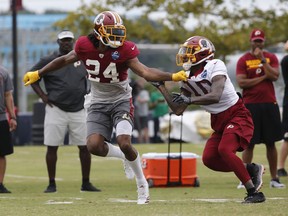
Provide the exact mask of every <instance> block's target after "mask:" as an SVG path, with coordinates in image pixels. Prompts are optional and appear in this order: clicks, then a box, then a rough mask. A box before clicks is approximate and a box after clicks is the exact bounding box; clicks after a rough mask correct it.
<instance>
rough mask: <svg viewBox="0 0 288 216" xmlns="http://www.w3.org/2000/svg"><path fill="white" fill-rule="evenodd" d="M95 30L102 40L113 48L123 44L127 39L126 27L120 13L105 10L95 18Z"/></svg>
mask: <svg viewBox="0 0 288 216" xmlns="http://www.w3.org/2000/svg"><path fill="white" fill-rule="evenodd" d="M94 32H95V33H96V34H97V38H98V39H100V40H101V42H102V43H103V44H104V45H106V46H110V47H112V48H117V47H119V46H122V45H123V43H124V41H125V39H126V28H125V26H124V25H123V21H122V19H121V17H120V16H119V14H117V13H116V12H113V11H104V12H102V13H100V14H98V15H97V16H96V18H95V19H94Z"/></svg>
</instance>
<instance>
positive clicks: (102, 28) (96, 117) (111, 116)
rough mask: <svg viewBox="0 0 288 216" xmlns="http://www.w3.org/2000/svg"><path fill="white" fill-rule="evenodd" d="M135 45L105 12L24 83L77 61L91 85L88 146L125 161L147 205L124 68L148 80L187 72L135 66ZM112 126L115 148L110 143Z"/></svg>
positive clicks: (140, 201) (113, 15)
mask: <svg viewBox="0 0 288 216" xmlns="http://www.w3.org/2000/svg"><path fill="white" fill-rule="evenodd" d="M138 55H139V50H138V48H137V46H136V45H135V44H134V43H133V42H131V41H126V28H125V26H124V25H123V22H122V19H121V17H120V16H119V15H118V14H117V13H116V12H112V11H104V12H101V13H100V14H99V15H97V16H96V18H95V20H94V29H93V33H91V34H89V35H88V36H82V37H79V39H78V40H77V42H76V44H75V48H74V50H73V51H71V52H70V53H68V54H67V55H64V56H61V57H59V58H56V59H55V60H53V61H52V62H50V63H49V64H47V65H46V66H45V67H43V68H42V69H40V70H37V71H32V72H27V73H26V74H25V75H24V78H23V81H24V83H25V85H30V84H32V83H33V82H36V81H37V80H38V79H39V78H40V77H41V76H43V75H44V74H46V73H48V72H51V71H53V70H56V69H58V68H61V67H63V66H65V65H67V64H69V63H72V62H76V61H79V60H82V61H83V62H84V64H85V66H86V69H87V71H88V73H89V80H90V81H91V96H92V99H91V105H90V107H89V109H88V116H87V147H88V149H89V151H90V152H91V153H92V154H94V155H98V156H103V157H118V158H121V159H123V161H124V169H125V173H126V176H127V177H128V178H131V179H132V178H134V175H135V178H136V183H137V191H138V200H137V203H138V204H146V203H148V202H149V187H148V184H147V181H146V179H145V176H144V174H143V171H142V167H141V160H140V155H139V153H138V152H137V150H136V149H135V148H134V147H133V146H132V144H131V135H132V130H133V115H134V107H133V104H132V94H131V90H132V89H131V87H130V86H129V79H128V69H131V70H132V71H133V72H134V73H136V74H137V75H139V76H141V77H143V78H145V79H146V80H148V81H182V80H187V76H186V73H185V72H184V71H180V72H178V73H168V72H163V71H160V70H158V69H156V68H149V67H147V66H145V65H143V64H142V63H141V62H139V60H138V58H137V56H138ZM113 127H114V128H115V131H116V140H117V144H118V145H119V147H118V146H114V145H112V144H111V143H109V141H110V139H111V136H112V130H113Z"/></svg>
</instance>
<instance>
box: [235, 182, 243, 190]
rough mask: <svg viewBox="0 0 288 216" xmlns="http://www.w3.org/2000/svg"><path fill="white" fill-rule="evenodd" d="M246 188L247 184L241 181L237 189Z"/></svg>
mask: <svg viewBox="0 0 288 216" xmlns="http://www.w3.org/2000/svg"><path fill="white" fill-rule="evenodd" d="M243 188H245V186H244V185H243V183H242V182H240V183H239V185H237V189H243Z"/></svg>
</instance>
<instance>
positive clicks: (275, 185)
mask: <svg viewBox="0 0 288 216" xmlns="http://www.w3.org/2000/svg"><path fill="white" fill-rule="evenodd" d="M270 188H280V189H282V188H286V185H285V184H282V183H281V182H280V181H279V179H272V180H271V181H270Z"/></svg>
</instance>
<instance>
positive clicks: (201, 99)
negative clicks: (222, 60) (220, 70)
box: [191, 75, 226, 105]
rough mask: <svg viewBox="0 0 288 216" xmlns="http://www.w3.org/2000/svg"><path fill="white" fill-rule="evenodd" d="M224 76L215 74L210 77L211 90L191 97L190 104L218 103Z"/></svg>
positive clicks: (222, 88) (224, 79)
mask: <svg viewBox="0 0 288 216" xmlns="http://www.w3.org/2000/svg"><path fill="white" fill-rule="evenodd" d="M225 81H226V76H224V75H217V76H215V77H213V79H212V85H211V91H210V92H209V93H208V94H205V95H201V96H197V97H191V104H196V105H209V104H214V103H218V102H219V101H220V98H221V95H222V93H223V90H224V85H225Z"/></svg>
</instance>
